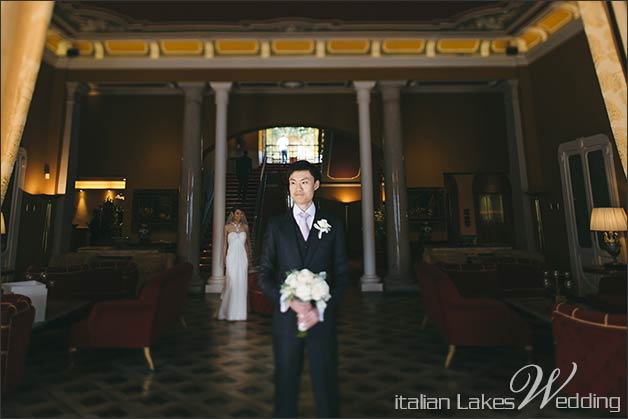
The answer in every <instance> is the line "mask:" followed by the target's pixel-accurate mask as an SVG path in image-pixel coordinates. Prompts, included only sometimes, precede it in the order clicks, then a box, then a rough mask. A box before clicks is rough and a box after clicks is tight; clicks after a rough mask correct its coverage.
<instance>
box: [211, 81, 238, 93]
mask: <svg viewBox="0 0 628 419" xmlns="http://www.w3.org/2000/svg"><path fill="white" fill-rule="evenodd" d="M232 85H233V83H231V82H230V81H210V82H209V87H211V88H212V89H213V90H214V91H215V92H219V91H226V92H228V91H229V90H231V86H232Z"/></svg>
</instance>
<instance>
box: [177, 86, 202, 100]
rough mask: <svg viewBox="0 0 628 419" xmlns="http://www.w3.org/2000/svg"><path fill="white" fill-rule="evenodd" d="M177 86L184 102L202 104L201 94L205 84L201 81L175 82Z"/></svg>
mask: <svg viewBox="0 0 628 419" xmlns="http://www.w3.org/2000/svg"><path fill="white" fill-rule="evenodd" d="M177 86H179V88H180V89H181V90H183V94H184V96H185V101H186V102H187V101H194V102H199V103H200V102H202V101H203V92H204V91H205V82H203V81H181V82H177Z"/></svg>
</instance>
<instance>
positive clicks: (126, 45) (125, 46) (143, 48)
mask: <svg viewBox="0 0 628 419" xmlns="http://www.w3.org/2000/svg"><path fill="white" fill-rule="evenodd" d="M104 46H105V51H106V52H107V54H108V55H146V54H148V42H146V41H142V40H120V41H105V42H104Z"/></svg>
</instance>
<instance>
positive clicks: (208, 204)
mask: <svg viewBox="0 0 628 419" xmlns="http://www.w3.org/2000/svg"><path fill="white" fill-rule="evenodd" d="M206 185H207V187H206V193H205V197H206V199H205V208H203V220H202V221H201V234H205V233H207V227H208V226H209V221H210V218H211V217H210V216H211V214H212V210H213V208H214V205H213V204H214V171H213V170H209V171H208V172H207V183H206Z"/></svg>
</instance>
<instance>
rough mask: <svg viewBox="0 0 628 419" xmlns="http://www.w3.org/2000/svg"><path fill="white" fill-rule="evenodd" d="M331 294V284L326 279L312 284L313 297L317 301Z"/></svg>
mask: <svg viewBox="0 0 628 419" xmlns="http://www.w3.org/2000/svg"><path fill="white" fill-rule="evenodd" d="M327 294H329V285H327V282H325V281H318V282H317V283H315V284H314V286H312V299H313V300H315V301H318V300H322V299H323V298H324V297H325V296H326V295H327Z"/></svg>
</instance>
